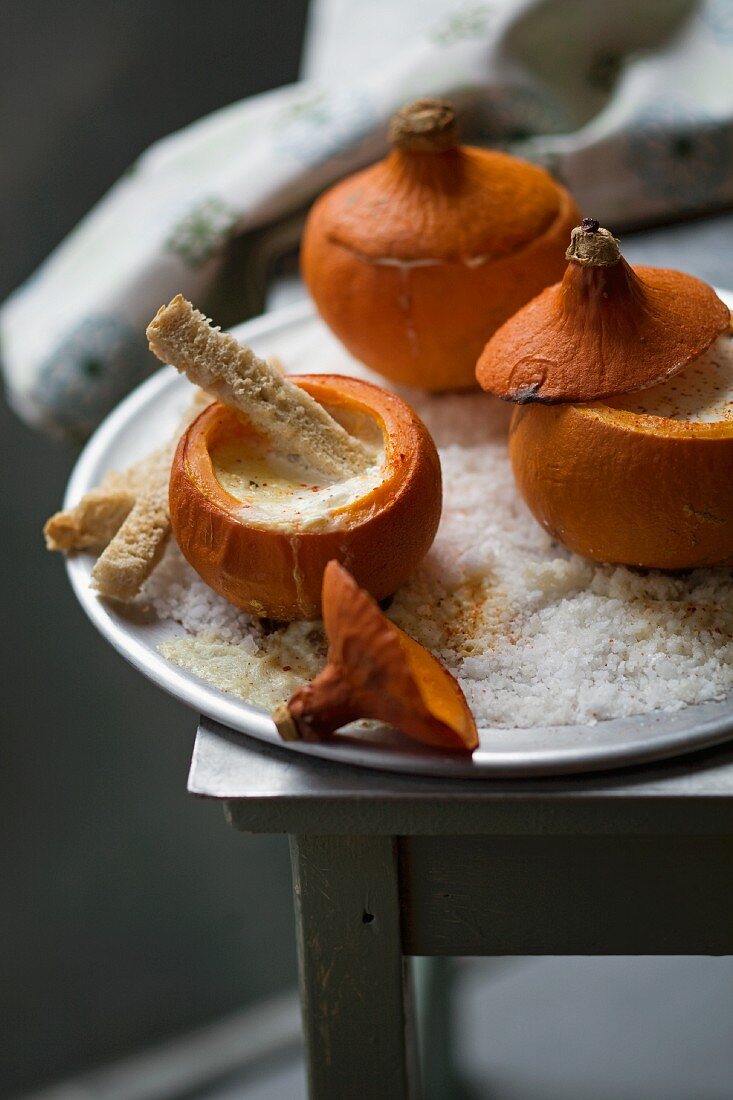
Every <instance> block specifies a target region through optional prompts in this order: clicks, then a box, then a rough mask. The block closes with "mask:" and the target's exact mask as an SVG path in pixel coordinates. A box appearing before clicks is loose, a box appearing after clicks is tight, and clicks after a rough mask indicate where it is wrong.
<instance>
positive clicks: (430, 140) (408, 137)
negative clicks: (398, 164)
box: [389, 99, 458, 153]
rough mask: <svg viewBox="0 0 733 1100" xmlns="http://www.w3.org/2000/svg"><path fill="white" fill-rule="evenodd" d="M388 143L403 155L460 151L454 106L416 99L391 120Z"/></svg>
mask: <svg viewBox="0 0 733 1100" xmlns="http://www.w3.org/2000/svg"><path fill="white" fill-rule="evenodd" d="M389 140H390V142H391V144H392V146H393V147H394V148H395V149H400V150H402V152H403V153H445V152H447V150H449V149H456V148H457V147H458V124H457V122H456V112H455V110H454V108H453V105H452V104H451V103H448V102H447V101H446V100H444V99H417V100H415V102H414V103H410V104H409V105H408V106H407V107H403V108H402V110H401V111H398V112H397V114H396V115H393V116H392V121H391V122H390V124H389Z"/></svg>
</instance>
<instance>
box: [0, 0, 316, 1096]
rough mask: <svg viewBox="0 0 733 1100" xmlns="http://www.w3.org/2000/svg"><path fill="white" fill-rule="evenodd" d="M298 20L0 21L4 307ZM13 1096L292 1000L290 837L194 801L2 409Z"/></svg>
mask: <svg viewBox="0 0 733 1100" xmlns="http://www.w3.org/2000/svg"><path fill="white" fill-rule="evenodd" d="M305 16H306V0H256V2H255V0H245V2H242V0H239V2H232V0H207V3H206V4H205V5H198V4H197V5H194V4H189V5H186V4H182V3H180V0H178V2H174V0H148V2H144V0H114V2H113V3H111V2H109V0H108V2H106V3H105V2H102V3H100V2H99V0H48V2H42V0H0V28H1V33H2V65H0V103H1V104H2V111H1V112H0V149H2V151H3V152H2V173H1V174H0V210H1V211H2V217H1V219H0V226H1V228H0V233H1V234H2V265H1V266H0V296H1V297H4V296H5V295H6V294H7V293H8V292H9V291H10V290H12V289H13V287H14V286H16V285H17V284H18V283H19V282H21V281H22V280H23V279H24V278H25V277H26V276H27V275H29V274H30V273H31V272H32V270H33V269H34V267H35V266H36V264H37V263H38V262H40V261H41V260H42V259H43V258H44V256H45V255H46V254H47V253H48V252H49V251H50V249H51V248H52V247H53V246H54V245H55V244H56V243H57V242H58V241H59V240H61V239H62V237H63V236H64V235H65V233H66V232H67V231H68V230H70V229H71V228H72V227H73V226H74V224H75V223H76V222H77V221H78V219H79V218H80V217H81V216H82V215H83V214H84V213H85V212H86V211H87V210H88V209H89V207H90V206H91V205H92V204H93V203H94V202H95V201H96V199H98V198H99V197H100V196H101V195H103V194H104V192H105V191H106V189H107V187H108V186H109V185H110V184H112V183H113V182H114V181H115V179H116V178H117V177H118V176H119V175H120V173H121V172H123V171H124V169H125V168H126V167H127V165H128V164H129V163H130V162H131V161H132V160H133V159H134V158H135V157H136V156H137V155H138V154H139V153H140V152H142V150H143V149H144V148H145V147H146V146H147V145H148V144H149V143H150V142H151V141H153V140H155V139H156V138H157V137H160V136H162V135H164V134H166V133H169V132H170V131H171V130H174V129H176V128H178V127H180V126H182V125H185V124H186V123H187V122H190V121H193V120H194V119H195V118H197V117H199V116H201V115H203V114H205V113H206V112H208V111H210V110H213V109H214V108H216V107H217V106H220V105H223V104H226V103H229V102H231V101H232V100H235V99H238V98H240V97H242V96H245V95H250V94H252V93H255V92H258V91H262V90H264V89H266V88H269V87H275V86H277V85H279V84H283V83H287V82H289V81H291V80H293V79H295V78H296V77H297V72H298V64H299V57H300V50H301V42H302V36H303V31H304V24H305ZM0 447H1V449H2V469H3V476H2V479H1V480H0V492H1V493H2V502H1V505H0V507H1V509H2V510H1V513H0V514H2V517H3V527H2V534H1V535H0V539H1V540H2V541H1V543H0V545H2V568H1V569H0V577H1V579H2V597H1V599H2V602H1V604H0V607H2V618H3V630H2V653H1V654H0V669H2V682H3V688H4V690H3V704H4V705H3V718H4V722H3V735H2V738H1V739H0V805H1V806H2V816H3V821H2V834H1V835H2V846H1V850H0V883H1V884H2V887H1V891H0V942H1V943H2V949H0V1018H1V1019H2V1020H3V1021H4V1023H3V1028H2V1040H0V1044H1V1046H2V1049H0V1092H1V1093H2V1094H4V1095H8V1094H13V1093H16V1092H18V1091H21V1090H25V1089H29V1088H31V1087H35V1086H37V1085H40V1084H42V1083H45V1082H47V1081H50V1080H53V1079H55V1078H57V1077H60V1076H62V1075H66V1074H68V1073H72V1072H74V1071H76V1070H79V1069H81V1068H83V1067H86V1066H89V1065H93V1064H97V1063H100V1062H102V1061H104V1060H105V1059H107V1058H109V1057H112V1056H114V1055H118V1054H120V1053H123V1052H125V1051H128V1050H131V1049H134V1048H135V1047H136V1046H138V1045H140V1044H143V1043H145V1044H148V1043H152V1042H154V1041H155V1040H156V1039H158V1038H160V1037H161V1036H164V1035H168V1034H171V1033H173V1032H175V1031H176V1030H178V1029H179V1028H181V1027H184V1026H188V1025H191V1024H195V1023H198V1022H201V1021H205V1020H208V1019H211V1018H213V1017H215V1016H216V1015H218V1014H219V1013H220V1012H222V1011H225V1010H227V1009H229V1008H232V1007H238V1006H240V1005H241V1004H243V1003H245V1002H246V1001H247V1000H250V999H252V998H254V997H256V996H258V995H260V994H262V993H265V992H269V991H272V990H275V989H279V988H281V987H282V986H284V985H289V984H291V983H292V982H293V981H294V980H295V977H294V973H295V972H294V967H295V954H294V952H295V949H294V941H293V935H292V913H291V898H290V873H289V866H288V860H287V850H286V845H285V841H284V840H283V839H281V838H276V837H273V838H263V837H258V838H250V839H248V838H242V837H236V836H234V835H233V834H232V833H230V831H229V830H228V829H227V827H226V825H225V823H224V820H223V817H222V814H221V812H220V811H219V810H218V809H217V807H216V806H213V805H207V804H204V803H202V802H196V801H194V800H193V799H191V798H190V797H188V796H187V795H186V793H185V780H186V773H187V768H188V762H189V757H190V750H191V745H192V740H193V734H194V730H195V716H194V715H193V714H192V713H191V712H190V711H187V710H186V709H185V708H183V707H182V706H179V705H178V704H176V703H174V702H172V701H171V700H170V699H168V698H167V697H164V696H163V695H162V694H161V693H159V692H158V691H156V690H155V689H154V688H153V687H152V686H150V685H149V684H148V683H147V682H146V681H144V680H143V679H142V677H140V676H139V675H137V674H136V673H135V672H133V670H132V669H131V668H129V667H127V666H126V665H125V664H124V662H123V661H122V660H121V659H120V658H119V657H117V656H116V655H115V654H114V653H113V652H112V651H111V650H110V648H109V647H108V646H106V645H104V644H103V643H102V642H101V641H100V639H99V637H98V636H97V635H96V634H95V632H94V631H93V629H92V627H91V626H90V624H89V623H88V622H87V621H86V620H85V619H84V618H83V617H82V614H81V612H80V611H79V609H78V608H77V606H76V604H75V602H74V600H73V598H72V595H71V591H70V589H69V586H68V584H67V583H66V579H65V576H64V570H63V563H62V561H61V559H60V557H57V556H52V555H50V554H47V553H46V551H45V550H44V548H43V542H42V538H41V526H42V524H43V521H44V520H45V518H46V517H47V516H48V515H49V514H50V513H51V512H52V511H54V510H55V509H56V508H57V507H58V506H59V504H60V501H61V499H62V494H63V490H64V485H65V482H66V480H67V477H68V474H69V471H70V469H71V465H72V463H73V460H74V454H73V453H72V452H71V451H70V450H68V449H65V448H64V447H63V446H62V445H60V444H56V443H52V442H49V441H48V440H47V439H44V438H43V437H40V436H38V435H35V434H34V433H32V432H30V431H29V430H28V429H27V428H25V427H24V426H23V425H22V424H20V423H19V422H18V421H17V420H16V419H15V418H14V417H13V416H12V415H11V414H10V413H9V412H8V410H7V409H6V408H5V406H4V405H3V406H2V408H0Z"/></svg>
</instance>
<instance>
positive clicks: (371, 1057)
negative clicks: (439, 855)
mask: <svg viewBox="0 0 733 1100" xmlns="http://www.w3.org/2000/svg"><path fill="white" fill-rule="evenodd" d="M290 843H291V858H292V865H293V888H294V894H295V914H296V925H297V937H298V960H299V971H300V993H301V1003H302V1008H303V1029H304V1035H305V1044H306V1062H307V1067H308V1082H309V1092H310V1097H311V1100H343V1098H344V1097H345V1096H348V1097H349V1100H387V1098H389V1100H408V1098H409V1097H414V1096H415V1095H416V1094H415V1093H414V1092H412V1091H411V1085H412V1086H413V1087H414V1085H415V1071H414V1068H413V1067H414V1065H415V1058H414V1044H413V1036H412V1021H411V1010H410V998H409V996H408V995H407V994H406V988H407V983H406V981H405V974H406V965H405V964H406V960H405V959H404V958H403V955H402V946H401V935H400V908H399V897H398V890H397V863H396V858H395V848H394V841H393V839H392V838H391V837H382V836H371V837H345V836H294V837H291V842H290Z"/></svg>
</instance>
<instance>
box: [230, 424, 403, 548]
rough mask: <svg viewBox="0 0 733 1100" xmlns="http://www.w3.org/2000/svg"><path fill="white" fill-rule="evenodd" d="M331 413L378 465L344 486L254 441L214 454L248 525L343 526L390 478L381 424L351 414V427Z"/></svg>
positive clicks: (239, 442)
mask: <svg viewBox="0 0 733 1100" xmlns="http://www.w3.org/2000/svg"><path fill="white" fill-rule="evenodd" d="M329 412H331V414H332V415H333V416H334V418H335V419H338V420H340V421H341V422H342V424H343V426H344V427H345V428H346V429H347V430H348V431H349V432H350V433H351V434H352V435H354V436H356V437H357V438H359V439H361V440H362V441H363V442H364V443H366V444H367V446H368V448H369V451H370V453H371V454H372V456H373V461H372V462H370V463H369V465H368V466H366V467H365V468H364V470H362V471H360V472H359V473H358V474H356V475H354V476H353V477H350V478H347V479H346V480H344V481H337V482H329V481H327V480H326V479H324V478H323V477H322V476H319V475H318V474H314V473H313V471H310V470H308V469H306V468H305V467H302V466H300V465H298V464H296V463H294V462H291V461H289V460H288V459H287V458H284V457H282V456H280V455H276V454H273V453H272V452H271V451H266V450H264V449H260V448H256V447H255V445H254V444H253V442H252V440H250V439H247V438H234V439H227V440H222V441H221V442H219V443H218V444H216V446H214V447H213V448H212V450H211V452H210V453H211V463H212V467H213V470H214V474H215V475H216V479H217V481H218V482H219V484H220V485H221V487H222V488H223V489H225V490H226V491H227V492H228V493H230V494H231V495H232V496H233V497H236V499H237V500H239V501H241V504H242V509H243V515H242V518H243V519H246V522H247V523H251V524H255V525H257V526H263V527H281V528H294V529H296V530H314V529H318V528H321V527H322V528H332V527H335V526H339V525H340V524H341V523H342V522H344V521H345V520H346V519H347V518H348V512H349V509H350V507H351V506H352V505H354V504H355V503H356V502H357V501H358V500H360V499H361V498H362V497H365V496H367V495H368V494H369V493H370V492H371V491H372V490H373V489H375V488H376V487H377V486H378V485H379V484H380V482H381V481H382V480H383V478H384V462H385V447H384V439H383V438H382V435H381V432H380V431H379V428H378V426H377V424H376V422H375V421H374V420H373V419H372V418H371V417H367V416H363V415H355V414H351V415H350V417H349V422H348V423H346V422H345V420H344V418H343V416H342V415H340V410H339V412H336V411H335V410H332V409H329Z"/></svg>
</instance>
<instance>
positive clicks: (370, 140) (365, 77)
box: [0, 0, 733, 439]
mask: <svg viewBox="0 0 733 1100" xmlns="http://www.w3.org/2000/svg"><path fill="white" fill-rule="evenodd" d="M305 70H306V73H307V77H306V79H304V80H302V81H301V82H299V83H297V84H294V85H291V86H288V87H285V88H280V89H277V90H276V91H273V92H267V93H265V94H264V95H260V96H256V97H254V98H252V99H248V100H244V101H242V102H239V103H235V104H233V105H231V106H230V107H226V108H224V109H222V110H220V111H217V112H215V113H214V114H212V115H209V116H208V117H206V118H204V119H201V120H200V121H199V122H196V123H194V124H193V125H191V126H188V127H187V128H186V129H184V130H182V131H180V132H179V133H176V134H173V135H171V136H170V137H168V138H166V139H164V140H162V141H159V142H158V143H157V144H155V145H154V146H152V147H151V148H150V149H149V150H148V151H147V152H146V153H145V154H144V155H143V156H142V157H141V158H140V159H139V160H138V161H137V163H136V164H134V165H133V166H132V168H131V169H130V171H129V172H128V173H127V174H126V175H125V176H124V177H123V178H122V179H121V180H120V181H119V182H118V183H117V184H116V185H115V186H114V187H113V188H112V190H111V191H110V192H109V194H108V195H107V196H106V197H105V198H104V199H103V200H102V201H101V202H100V203H99V204H98V205H97V206H96V207H95V208H94V209H93V210H92V211H91V213H90V214H89V215H88V216H87V217H86V218H85V219H84V220H83V221H82V223H81V224H80V225H79V226H78V227H77V228H76V230H74V232H73V233H72V234H71V235H70V236H69V237H68V238H67V239H66V240H65V241H64V242H63V243H62V244H61V245H60V246H59V247H58V248H57V249H56V251H55V252H54V253H53V254H52V255H51V256H50V257H49V259H48V260H47V261H46V262H45V263H44V264H43V265H42V266H41V268H40V269H39V270H38V271H37V272H36V274H35V275H34V276H33V277H32V278H31V279H29V280H28V281H27V282H26V283H25V284H24V285H23V286H22V287H20V288H19V289H18V290H17V291H16V292H15V293H14V294H13V295H12V296H11V297H10V298H9V299H8V300H7V302H6V303H5V304H4V306H3V307H2V310H0V341H1V345H0V346H1V349H2V361H3V367H4V370H5V376H6V382H7V388H8V394H9V398H10V401H11V403H12V404H13V405H14V407H15V408H16V409H17V410H18V411H19V412H20V413H21V415H23V416H24V417H25V418H26V419H28V420H29V421H31V422H33V423H35V424H38V425H41V426H44V427H46V428H48V429H49V430H52V431H56V432H59V433H63V434H66V435H68V436H69V437H72V438H76V439H78V438H83V436H84V435H86V434H87V433H88V432H89V431H90V430H91V429H92V428H93V427H94V426H95V425H96V423H98V421H99V420H100V419H101V418H102V416H104V415H105V413H106V412H107V411H108V410H109V409H110V408H111V407H112V406H113V405H114V404H115V403H116V402H117V401H118V400H119V398H120V397H121V396H122V395H123V394H124V393H126V392H127V390H129V389H130V388H131V387H132V386H134V385H135V384H136V383H137V382H139V381H140V380H141V378H142V377H144V376H145V375H146V374H147V373H149V371H150V370H151V369H153V368H154V367H155V366H156V362H155V360H153V358H152V356H151V355H150V353H149V352H148V351H147V347H146V342H145V337H144V330H145V326H146V323H147V322H148V320H149V319H150V317H151V316H152V315H153V313H154V312H155V310H156V309H157V307H158V306H159V305H160V304H161V303H162V302H164V301H166V300H168V299H169V298H170V297H171V296H172V295H173V294H175V293H176V292H178V291H181V292H182V293H184V294H185V295H187V296H188V297H190V298H192V299H194V300H195V301H197V302H199V303H201V302H203V304H204V305H206V304H207V303H208V302H210V301H211V295H212V293H213V291H214V290H215V288H216V286H217V282H218V281H219V279H220V277H221V275H222V271H223V265H224V259H225V257H226V256H227V255H228V254H229V252H230V249H229V247H228V246H229V244H230V242H231V240H232V238H233V237H234V236H237V237H239V236H240V235H242V234H248V233H251V232H252V231H254V230H260V231H261V230H263V229H265V228H266V227H271V228H272V237H271V239H270V248H271V249H272V248H277V247H285V246H286V245H292V244H293V243H294V242H295V239H296V231H297V227H298V225H299V221H298V220H297V218H296V219H295V220H293V219H294V216H295V215H297V214H298V213H299V212H302V210H303V209H304V207H305V206H306V205H307V204H308V203H309V202H310V201H311V200H312V199H313V198H314V197H315V196H316V195H317V194H318V193H319V192H320V191H321V190H323V188H325V187H326V186H328V185H329V184H330V183H332V182H333V181H334V180H336V179H337V178H339V177H340V176H342V175H344V174H345V173H347V172H351V171H353V170H355V169H357V168H359V167H361V166H363V165H365V164H367V163H369V162H370V161H372V160H374V159H376V158H377V157H379V156H380V155H382V154H383V153H384V151H385V132H386V123H387V120H388V118H389V116H390V114H392V112H394V111H395V110H396V109H397V108H398V107H400V106H401V105H403V104H404V103H406V102H409V101H410V100H412V99H416V98H420V97H423V96H428V95H441V96H447V97H450V98H451V99H453V100H454V102H455V103H456V104H457V106H458V108H459V114H460V119H461V124H462V133H463V136H464V140H466V141H467V142H471V143H474V144H483V145H491V146H498V147H502V148H508V149H510V150H511V151H513V152H516V153H518V154H520V155H522V156H525V157H527V158H528V159H531V160H534V161H536V162H538V163H540V164H543V165H544V166H546V167H547V168H549V169H550V171H552V172H553V173H554V174H555V175H556V176H557V178H558V179H560V180H561V181H562V182H563V183H564V184H566V186H568V187H569V188H570V190H571V191H572V192H573V193H574V194H575V196H576V198H577V200H578V202H579V204H580V206H581V208H582V209H583V211H584V212H585V213H586V214H587V215H590V216H593V217H596V218H599V219H600V220H601V221H602V222H603V223H604V224H607V225H609V226H610V227H611V228H612V229H614V230H618V229H619V228H623V227H625V226H630V225H639V224H643V223H644V222H648V221H654V220H663V219H665V218H669V217H670V216H675V215H679V214H683V213H694V212H697V211H702V210H712V209H716V208H722V207H725V206H730V205H732V204H733V0H484V2H483V3H481V2H468V3H465V2H464V3H459V4H455V3H446V0H369V2H368V3H366V2H364V0H321V2H320V3H316V4H315V6H314V9H313V13H312V19H311V34H310V37H309V41H308V45H307V48H306V56H305ZM255 260H256V256H255V255H252V254H250V256H249V267H250V272H249V274H250V276H252V275H253V274H256V270H257V268H256V263H255ZM246 311H247V306H246V301H245V294H244V291H242V304H241V315H240V317H238V318H237V317H233V318H232V320H235V319H242V317H243V316H244V315H245V314H246Z"/></svg>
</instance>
